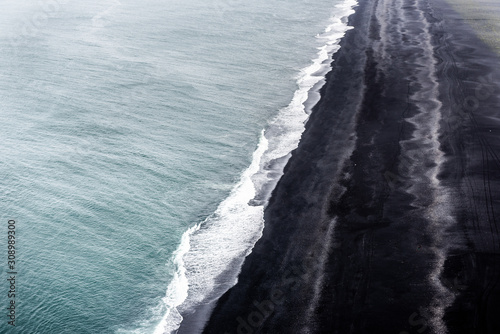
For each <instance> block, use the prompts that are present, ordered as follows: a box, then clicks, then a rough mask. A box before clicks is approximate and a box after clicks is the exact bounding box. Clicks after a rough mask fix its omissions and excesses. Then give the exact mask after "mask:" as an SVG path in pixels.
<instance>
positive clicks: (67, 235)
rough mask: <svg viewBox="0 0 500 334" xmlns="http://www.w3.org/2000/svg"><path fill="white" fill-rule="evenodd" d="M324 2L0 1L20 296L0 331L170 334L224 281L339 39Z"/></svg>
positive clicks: (248, 240)
mask: <svg viewBox="0 0 500 334" xmlns="http://www.w3.org/2000/svg"><path fill="white" fill-rule="evenodd" d="M339 4H344V1H340V0H333V1H332V0H329V1H327V0H320V1H308V0H303V1H299V0H293V1H264V0H257V1H252V2H249V1H239V0H225V1H223V0H208V1H201V0H183V1H174V0H171V1H170V0H167V1H159V0H146V1H137V0H120V1H118V0H114V1H106V0H105V1H95V0H87V1H74V0H73V1H72V0H59V1H57V0H41V1H28V0H23V1H13V0H6V1H3V2H2V4H0V50H1V52H0V101H1V104H0V117H1V121H2V131H0V143H1V144H0V173H1V175H2V178H1V179H0V189H1V191H2V201H1V217H2V218H1V219H2V231H4V232H3V233H4V236H6V234H7V221H8V220H9V219H15V220H16V224H17V230H16V231H17V244H16V246H17V259H18V262H17V271H18V274H17V283H16V287H17V290H18V294H17V295H16V303H17V313H16V314H17V318H16V327H15V329H14V328H12V327H11V326H9V325H8V324H7V321H6V320H5V319H6V316H2V318H1V319H2V321H1V323H0V328H1V329H2V330H1V332H2V333H3V332H5V333H10V332H12V333H163V332H169V331H170V330H174V329H175V328H176V326H177V325H178V323H179V322H180V321H181V320H182V318H181V317H180V315H179V312H181V313H182V311H183V310H189V309H190V308H192V307H195V306H196V305H197V303H200V302H203V301H204V300H206V299H207V298H209V299H210V298H212V299H213V298H216V297H217V296H218V294H220V293H222V292H223V291H225V289H227V288H228V287H229V286H230V285H231V284H233V283H234V282H233V281H234V280H231V279H229V280H227V281H226V282H222V283H221V282H217V281H216V280H215V279H214V277H216V276H217V275H219V274H221V273H226V274H227V275H226V277H231V275H233V276H234V277H235V275H236V274H237V271H238V269H239V267H238V264H239V263H240V262H241V260H242V259H243V256H244V255H245V254H247V253H248V252H249V251H250V250H251V247H252V245H253V243H254V242H255V240H257V239H258V237H259V235H260V232H261V229H262V220H261V215H262V209H263V205H264V204H265V200H266V199H267V196H268V192H269V189H272V186H273V182H275V180H276V179H277V178H278V177H279V173H280V168H281V167H282V165H283V164H284V163H285V162H286V157H287V154H288V153H289V151H290V150H291V149H293V147H294V145H296V142H297V141H298V138H299V137H300V133H301V131H302V129H303V122H304V121H305V120H306V119H307V114H306V113H305V112H304V107H303V103H304V101H305V99H306V98H307V96H308V95H307V93H308V92H309V91H310V90H311V88H313V87H315V88H317V86H318V85H319V84H321V78H322V76H323V75H324V73H325V71H326V70H327V69H328V60H327V58H328V56H329V55H330V54H331V53H332V52H333V51H334V50H335V49H336V42H337V39H338V38H340V37H341V36H342V34H343V32H344V31H345V29H346V27H345V24H343V23H342V21H340V20H339V19H340V18H341V17H342V16H344V15H346V13H348V10H349V9H350V6H351V5H353V3H351V2H348V3H347V5H344V7H336V5H339ZM327 27H329V28H328V29H327V31H326V32H325V28H327ZM320 47H323V48H322V49H321V50H319V49H318V48H320ZM318 52H320V54H318ZM314 60H315V61H316V63H314ZM311 65H312V66H311ZM315 73H316V75H315ZM310 97H311V98H317V96H315V95H314V94H311V95H310ZM313 100H314V99H313ZM309 102H310V103H311V101H309ZM312 102H314V101H312ZM305 111H306V112H307V109H306V110H305ZM276 117H278V118H276ZM263 129H267V132H266V133H265V135H263V134H262V130H263ZM266 148H268V149H269V150H268V151H267V153H265V152H266V151H265V150H266ZM256 149H257V151H256ZM281 156H284V158H283V159H280V157H281ZM249 166H250V168H249ZM255 195H258V196H259V197H258V199H259V200H258V201H255V202H254V203H253V205H248V204H247V203H248V201H249V200H251V199H252V198H254V196H255ZM188 230H189V231H188ZM0 240H6V238H4V237H1V239H0ZM3 244H4V245H5V246H2V248H4V249H6V247H7V243H6V241H5V242H4V243H3ZM4 253H5V254H6V252H4ZM6 257H7V256H6V255H5V256H4V260H3V263H2V262H0V266H1V268H2V272H1V273H2V277H1V280H2V282H3V283H2V284H1V285H0V288H1V289H2V291H7V290H8V286H7V283H6V278H7V264H6V262H7V258H6ZM235 261H236V262H235ZM219 283H221V284H219ZM0 296H5V293H3V292H2V293H0ZM7 303H8V298H7V297H2V298H1V299H0V304H1V305H2V308H3V309H5V307H6V306H7Z"/></svg>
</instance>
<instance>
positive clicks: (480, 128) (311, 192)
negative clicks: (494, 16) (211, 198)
mask: <svg viewBox="0 0 500 334" xmlns="http://www.w3.org/2000/svg"><path fill="white" fill-rule="evenodd" d="M499 17H500V13H499ZM349 22H350V25H352V26H354V27H355V29H352V30H350V31H348V32H347V34H346V36H345V37H344V39H343V40H342V42H341V45H342V48H341V50H340V51H339V52H338V53H337V54H336V55H335V56H334V62H333V63H332V71H331V72H330V73H329V74H328V76H327V83H326V85H325V86H324V87H323V89H322V92H321V94H322V98H321V100H320V102H319V103H318V104H317V105H316V107H315V108H314V110H313V113H312V115H311V117H310V119H309V121H308V123H307V126H306V131H305V132H304V134H303V137H302V140H301V142H300V145H299V147H298V148H297V149H296V150H295V151H294V152H293V156H292V158H291V159H290V161H289V163H288V165H287V166H286V169H285V174H284V176H283V177H282V179H281V180H280V182H279V184H278V185H277V187H276V189H275V190H274V192H273V196H272V198H271V200H270V203H269V205H268V207H267V209H266V211H265V229H264V234H263V237H262V238H261V239H260V240H259V241H258V243H257V244H256V245H255V248H254V250H253V252H252V253H251V254H250V255H249V256H248V257H247V258H246V260H245V263H244V265H243V268H242V271H241V274H240V276H239V281H238V283H237V285H236V286H234V287H233V288H232V289H230V290H229V291H228V292H227V293H226V294H225V295H224V296H223V297H222V298H221V299H220V300H219V301H218V302H217V305H216V306H215V309H214V310H213V313H212V315H211V317H210V319H209V321H208V322H207V324H206V327H205V330H204V333H216V334H221V333H340V334H345V333H395V334H403V333H491V334H497V333H500V317H499V315H500V284H499V281H500V237H499V229H500V226H499V225H500V223H499V219H500V159H499V158H500V69H499V65H500V58H499V56H498V55H497V54H496V53H495V52H494V51H492V49H491V48H490V47H489V46H487V45H486V44H485V43H484V42H483V41H481V39H480V38H478V37H477V36H476V34H475V32H474V31H473V30H472V29H471V28H470V27H469V26H468V25H467V23H466V22H465V21H464V20H462V19H461V17H460V15H459V14H457V13H456V12H455V11H454V10H453V9H452V7H450V6H449V5H448V4H447V3H446V2H445V1H442V0H359V6H358V7H357V9H356V14H354V15H352V16H351V17H350V18H349ZM200 312H201V313H202V312H206V309H204V310H200ZM193 317H196V315H191V318H193ZM183 332H184V333H188V332H189V322H187V323H186V324H184V325H183V326H181V329H180V331H179V333H183Z"/></svg>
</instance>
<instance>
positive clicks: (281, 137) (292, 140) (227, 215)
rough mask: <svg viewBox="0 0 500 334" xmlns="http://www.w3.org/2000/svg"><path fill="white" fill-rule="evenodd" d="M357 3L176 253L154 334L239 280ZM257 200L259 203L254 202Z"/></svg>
mask: <svg viewBox="0 0 500 334" xmlns="http://www.w3.org/2000/svg"><path fill="white" fill-rule="evenodd" d="M356 4H357V2H356V1H354V0H347V1H345V2H344V3H343V4H340V5H337V6H336V13H335V16H333V17H332V19H331V22H332V23H331V24H330V25H329V26H328V27H327V28H326V29H325V31H324V33H323V34H321V35H318V36H317V38H318V39H319V40H320V41H322V42H323V43H324V45H323V46H322V47H320V48H318V53H317V56H316V58H315V59H313V61H312V64H311V65H310V66H308V67H306V68H304V69H303V70H301V72H300V74H299V76H298V78H297V85H298V89H297V90H296V91H295V93H294V96H293V99H292V101H291V102H290V104H289V105H288V106H287V107H285V108H283V109H282V110H280V111H279V113H278V115H277V117H276V118H275V119H274V120H273V121H272V122H271V123H270V124H269V126H268V127H267V129H266V131H265V133H264V132H263V133H262V135H261V138H260V142H259V145H258V148H257V150H256V151H255V152H254V154H253V159H252V163H251V165H250V167H249V168H248V169H247V170H245V171H244V172H243V174H242V176H241V179H240V181H239V183H238V184H237V185H236V186H235V187H234V189H233V190H232V192H231V194H230V195H229V197H228V198H226V199H225V200H224V201H223V202H222V203H221V204H220V205H219V207H218V208H217V210H216V211H215V213H214V214H213V215H211V216H210V217H209V218H207V219H206V220H205V221H203V222H201V223H200V224H198V225H196V226H195V227H193V228H191V229H190V230H188V231H187V232H186V233H185V234H184V235H183V237H182V242H181V245H180V246H179V249H178V250H177V252H176V253H175V260H174V262H175V264H176V266H177V273H176V276H175V277H174V280H172V282H171V283H170V285H169V287H168V289H167V294H166V296H165V298H164V299H163V302H164V303H165V308H166V312H165V315H164V316H163V318H162V320H161V321H160V323H159V324H158V326H157V327H156V329H155V331H154V334H163V333H173V332H175V330H176V329H178V327H179V325H180V323H181V321H182V316H181V314H182V313H183V312H190V311H192V310H194V309H195V308H197V307H199V306H200V305H207V304H209V303H210V302H212V301H215V300H217V299H218V298H219V297H220V296H221V295H222V294H223V293H224V292H225V291H227V290H228V289H229V288H231V287H232V286H233V285H234V284H236V282H237V276H238V274H239V271H240V268H241V265H242V263H243V261H244V258H245V257H246V256H247V255H248V254H249V253H250V252H251V250H252V248H253V246H254V245H255V243H256V242H257V240H258V239H259V238H260V237H261V235H262V230H263V227H264V220H263V215H264V207H265V205H266V204H267V201H268V199H269V196H270V192H271V191H272V189H273V188H274V186H275V185H276V183H277V182H278V180H279V179H280V178H281V176H282V174H283V168H284V166H285V164H286V163H287V161H288V159H289V157H290V155H291V151H292V150H294V149H295V148H296V147H297V146H298V143H299V140H300V137H301V135H302V132H303V131H304V125H305V122H306V121H307V118H308V117H309V114H310V109H309V108H308V107H306V105H312V104H311V103H306V102H307V101H308V100H310V99H315V100H316V102H317V99H319V94H318V91H319V89H320V88H321V86H322V83H321V82H322V81H323V82H324V76H325V74H326V73H327V72H328V71H329V70H330V66H329V60H330V59H331V56H332V54H333V53H334V52H336V51H337V50H338V49H339V46H338V41H339V39H340V38H341V37H342V36H343V35H344V34H345V32H346V31H347V30H348V29H350V27H348V26H347V25H346V24H345V23H344V21H345V20H343V19H345V17H347V16H348V15H350V14H352V13H353V12H354V11H353V9H352V8H353V6H355V5H356ZM254 198H257V199H258V201H253V202H252V200H253V199H254Z"/></svg>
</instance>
